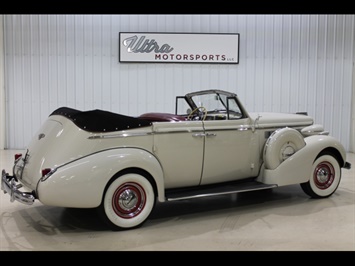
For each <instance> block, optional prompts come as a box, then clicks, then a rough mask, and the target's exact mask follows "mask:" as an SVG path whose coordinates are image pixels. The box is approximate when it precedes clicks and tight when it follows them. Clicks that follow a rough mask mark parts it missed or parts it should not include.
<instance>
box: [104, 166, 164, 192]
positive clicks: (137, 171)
mask: <svg viewBox="0 0 355 266" xmlns="http://www.w3.org/2000/svg"><path fill="white" fill-rule="evenodd" d="M128 173H135V174H140V175H142V176H144V177H145V178H147V179H148V181H149V182H150V183H151V184H152V187H153V190H154V193H155V195H156V196H158V195H159V194H158V187H157V183H156V180H155V179H154V177H153V176H152V175H151V174H150V173H149V172H148V171H147V170H145V169H143V168H139V167H128V168H125V169H122V170H120V171H118V172H117V173H116V174H114V175H113V176H112V177H111V178H110V180H109V181H108V182H107V184H106V186H105V189H104V193H103V195H102V198H103V197H104V195H105V192H106V190H107V188H108V187H109V185H110V184H111V183H112V182H113V181H114V180H115V179H116V178H118V177H120V176H122V175H124V174H128Z"/></svg>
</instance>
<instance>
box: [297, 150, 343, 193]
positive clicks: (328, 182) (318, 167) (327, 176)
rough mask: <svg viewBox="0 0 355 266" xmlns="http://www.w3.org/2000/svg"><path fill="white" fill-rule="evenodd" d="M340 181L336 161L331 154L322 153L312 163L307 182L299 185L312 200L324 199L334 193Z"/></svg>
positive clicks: (339, 171)
mask: <svg viewBox="0 0 355 266" xmlns="http://www.w3.org/2000/svg"><path fill="white" fill-rule="evenodd" d="M340 180H341V167H340V164H339V162H338V160H337V159H336V158H335V156H334V155H332V154H331V153H322V154H320V156H318V157H317V159H316V160H315V161H314V163H313V167H312V172H311V176H310V179H309V181H308V182H306V183H303V184H301V187H302V189H303V191H304V192H305V193H306V194H307V195H309V196H310V197H312V198H326V197H329V196H330V195H332V194H333V193H334V192H335V191H336V189H337V188H338V186H339V183H340Z"/></svg>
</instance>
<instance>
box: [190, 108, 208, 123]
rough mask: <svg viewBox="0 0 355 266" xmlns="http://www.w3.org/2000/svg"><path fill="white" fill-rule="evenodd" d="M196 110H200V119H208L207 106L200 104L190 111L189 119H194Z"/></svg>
mask: <svg viewBox="0 0 355 266" xmlns="http://www.w3.org/2000/svg"><path fill="white" fill-rule="evenodd" d="M196 112H198V114H197V116H196V117H198V118H199V120H205V119H206V116H207V110H206V108H205V107H203V106H200V107H197V108H195V109H194V110H192V111H191V112H190V114H189V115H188V116H187V120H193V119H192V117H193V116H195V115H196V114H195V113H196Z"/></svg>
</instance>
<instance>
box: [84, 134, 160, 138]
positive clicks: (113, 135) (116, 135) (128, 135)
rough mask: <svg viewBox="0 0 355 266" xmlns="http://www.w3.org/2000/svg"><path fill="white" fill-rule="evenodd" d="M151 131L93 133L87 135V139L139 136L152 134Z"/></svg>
mask: <svg viewBox="0 0 355 266" xmlns="http://www.w3.org/2000/svg"><path fill="white" fill-rule="evenodd" d="M152 134H153V133H152V132H144V133H143V132H141V133H121V134H110V135H102V134H101V135H93V136H90V137H88V139H112V138H127V137H139V136H148V135H152Z"/></svg>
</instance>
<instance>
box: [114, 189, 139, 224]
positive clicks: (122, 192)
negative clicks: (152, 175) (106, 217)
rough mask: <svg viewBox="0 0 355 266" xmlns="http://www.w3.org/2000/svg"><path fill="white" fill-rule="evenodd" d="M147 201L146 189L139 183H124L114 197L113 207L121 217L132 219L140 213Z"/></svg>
mask: <svg viewBox="0 0 355 266" xmlns="http://www.w3.org/2000/svg"><path fill="white" fill-rule="evenodd" d="M145 203H146V195H145V191H144V189H143V188H142V186H140V185H139V184H137V183H124V184H122V185H121V186H120V187H118V188H117V189H116V191H115V193H114V194H113V197H112V208H113V210H114V211H115V213H116V214H117V215H118V216H120V217H121V218H125V219H130V218H134V217H136V216H137V215H139V214H140V213H141V212H142V210H143V209H144V206H145Z"/></svg>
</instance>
